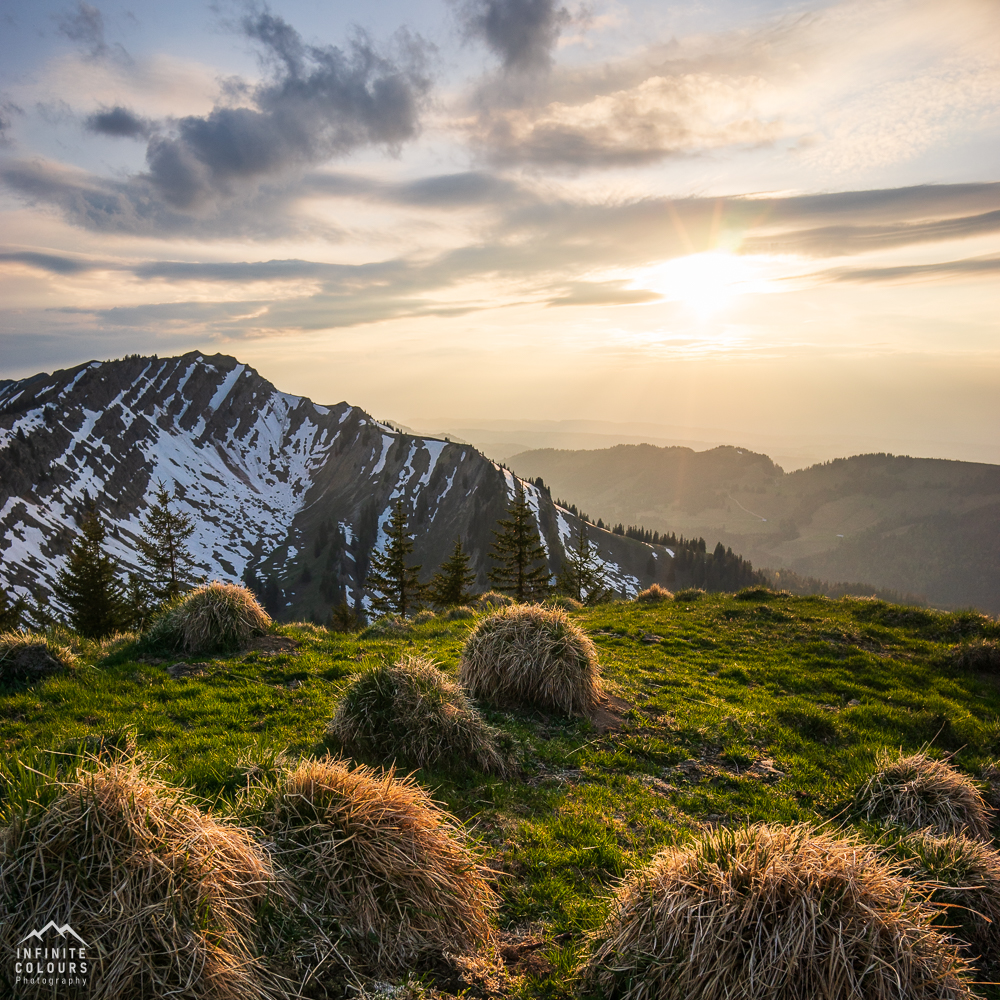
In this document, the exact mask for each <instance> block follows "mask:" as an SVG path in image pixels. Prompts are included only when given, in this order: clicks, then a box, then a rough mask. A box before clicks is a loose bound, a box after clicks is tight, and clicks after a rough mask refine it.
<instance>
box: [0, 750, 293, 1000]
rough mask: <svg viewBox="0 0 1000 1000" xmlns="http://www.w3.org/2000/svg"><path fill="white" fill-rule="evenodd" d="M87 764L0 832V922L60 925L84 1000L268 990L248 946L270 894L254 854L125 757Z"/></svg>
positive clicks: (260, 857) (225, 999)
mask: <svg viewBox="0 0 1000 1000" xmlns="http://www.w3.org/2000/svg"><path fill="white" fill-rule="evenodd" d="M87 766H88V767H92V768H94V769H93V770H83V769H81V770H79V771H78V772H77V774H76V777H75V779H74V780H71V781H67V782H65V783H61V784H60V790H59V794H58V795H57V797H55V798H54V800H53V801H51V802H50V804H49V805H48V806H47V808H45V809H44V810H41V811H38V810H35V811H33V812H32V813H31V814H29V815H23V816H20V817H14V819H13V822H12V823H11V825H10V826H8V827H6V828H4V829H3V830H2V831H0V895H2V903H3V906H2V908H3V910H4V921H5V923H6V924H7V925H8V926H12V927H14V928H17V929H22V928H23V929H25V931H26V930H27V929H30V928H41V927H44V926H45V924H46V923H47V922H48V921H49V920H56V921H57V922H62V921H65V920H71V922H72V925H73V929H74V930H75V931H76V932H77V933H78V934H80V935H81V937H82V938H83V939H84V940H85V941H86V942H87V943H88V945H89V946H90V947H89V948H88V955H89V958H90V960H91V962H90V975H89V976H88V978H89V980H90V982H89V992H88V994H87V995H88V997H90V998H91V1000H122V998H125V997H127V998H129V1000H153V998H160V997H165V996H170V997H177V998H184V1000H202V998H204V1000H209V998H210V1000H242V998H246V997H256V998H265V997H270V996H273V995H274V992H273V990H272V989H271V985H272V984H273V980H271V977H269V976H268V974H267V973H266V971H265V970H264V969H263V967H262V966H261V964H260V963H259V961H258V959H257V957H256V953H255V948H254V945H253V931H254V919H255V911H256V908H257V906H258V904H260V903H261V902H262V901H263V900H264V899H265V898H266V897H267V896H268V895H269V894H271V893H273V892H280V891H281V889H280V883H279V881H278V880H277V879H276V877H275V873H274V871H273V869H272V866H271V863H270V862H269V860H268V859H267V857H266V855H265V854H264V852H263V851H262V849H261V848H260V847H259V846H258V845H257V843H256V842H255V841H254V840H253V839H252V838H251V837H250V835H249V834H248V833H246V832H245V831H243V830H240V829H238V828H236V827H234V826H231V825H228V824H226V823H223V822H221V821H219V820H217V819H214V818H212V817H211V816H208V815H206V814H205V813H203V812H201V810H199V809H198V808H197V807H196V806H195V805H194V804H192V803H191V802H189V801H187V799H186V798H185V796H184V794H183V793H182V792H181V791H180V790H179V789H176V788H171V787H169V786H167V785H166V784H164V783H162V782H161V781H159V780H158V779H157V778H155V777H154V776H153V775H152V774H151V773H150V771H149V769H148V768H146V767H144V766H142V765H140V764H139V763H137V762H136V761H134V760H125V759H118V760H114V761H112V762H111V763H107V764H103V763H99V762H97V761H90V762H89V763H88V765H87ZM22 933H24V931H22Z"/></svg>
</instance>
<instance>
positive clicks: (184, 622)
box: [151, 580, 271, 653]
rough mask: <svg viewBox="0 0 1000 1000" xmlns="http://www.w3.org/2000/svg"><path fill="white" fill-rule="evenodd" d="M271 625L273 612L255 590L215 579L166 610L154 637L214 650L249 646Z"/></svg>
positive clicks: (184, 646) (200, 650)
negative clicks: (262, 602)
mask: <svg viewBox="0 0 1000 1000" xmlns="http://www.w3.org/2000/svg"><path fill="white" fill-rule="evenodd" d="M270 625H271V617H270V615H268V613H267V612H266V611H265V610H264V609H263V608H262V607H261V606H260V604H259V603H258V601H257V598H256V597H254V595H253V593H252V591H249V590H247V588H246V587H240V586H238V585H237V584H235V583H220V582H219V581H218V580H214V581H213V582H212V583H209V584H206V585H205V586H203V587H197V588H196V589H195V590H192V591H191V592H190V593H188V594H185V595H184V596H183V597H182V598H181V599H180V600H179V601H178V602H177V603H176V604H174V605H173V606H172V607H170V608H169V609H168V610H167V611H166V612H164V614H163V615H161V616H160V618H159V619H157V621H156V623H155V624H154V625H153V629H152V633H151V639H152V640H153V641H156V642H162V643H165V644H167V645H171V646H173V647H174V648H176V649H182V650H183V651H184V652H186V653H211V652H216V651H219V650H224V649H233V648H238V647H240V646H245V645H246V644H247V643H248V642H249V641H250V640H251V639H253V638H254V637H255V636H258V635H263V634H264V633H265V632H266V631H267V629H268V628H269V627H270Z"/></svg>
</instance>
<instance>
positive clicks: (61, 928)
mask: <svg viewBox="0 0 1000 1000" xmlns="http://www.w3.org/2000/svg"><path fill="white" fill-rule="evenodd" d="M49 931H55V933H56V934H58V935H59V937H66V935H67V934H72V935H73V937H75V938H76V939H77V941H79V942H80V944H82V945H83V946H84V947H88V945H87V942H86V941H84V940H83V938H82V937H80V935H79V934H77V933H76V931H75V930H73V928H72V927H70V925H69V924H61V925H60V924H57V923H56V922H55V921H54V920H50V921H49V922H48V923H47V924H46V925H45V926H44V927H43V928H42V929H41V930H37V931H29V932H28V933H27V934H25V935H24V937H23V938H21V940H20V941H19V942H18V944H24V942H25V941H27V940H28V939H29V938H35V939H36V940H37V941H41V940H42V938H43V937H44V935H45V934H47V933H48V932H49Z"/></svg>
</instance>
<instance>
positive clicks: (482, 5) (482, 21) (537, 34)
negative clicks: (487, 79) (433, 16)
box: [458, 0, 572, 72]
mask: <svg viewBox="0 0 1000 1000" xmlns="http://www.w3.org/2000/svg"><path fill="white" fill-rule="evenodd" d="M458 16H459V21H460V23H461V24H462V28H463V30H464V32H465V34H466V37H468V38H476V39H479V40H480V41H483V42H485V43H486V45H487V47H488V48H489V49H490V50H491V51H492V52H493V53H494V54H495V55H497V56H498V57H499V58H500V63H501V65H502V67H503V69H504V70H505V71H506V72H519V71H525V70H527V71H531V70H544V69H548V67H549V66H550V65H551V62H552V50H553V49H554V48H555V45H556V42H557V41H558V40H559V32H560V30H561V29H562V28H563V27H564V26H565V25H567V24H569V23H570V21H571V20H572V18H571V17H570V14H569V11H567V10H566V8H565V7H557V6H556V3H555V0H465V2H464V3H462V4H461V5H460V6H459V8H458Z"/></svg>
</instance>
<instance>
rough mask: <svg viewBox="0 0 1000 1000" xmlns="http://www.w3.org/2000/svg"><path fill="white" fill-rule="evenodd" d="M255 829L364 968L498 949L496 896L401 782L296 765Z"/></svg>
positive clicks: (462, 848)
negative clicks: (269, 840) (261, 831)
mask: <svg viewBox="0 0 1000 1000" xmlns="http://www.w3.org/2000/svg"><path fill="white" fill-rule="evenodd" d="M262 822H263V825H264V827H265V829H266V830H267V832H268V834H269V835H270V836H271V837H272V838H273V839H274V841H275V843H276V845H277V849H278V850H279V851H280V853H281V858H282V862H283V864H284V866H285V868H286V869H287V870H288V872H289V873H290V875H291V876H292V877H293V879H294V884H295V885H296V887H297V888H298V890H299V891H300V893H301V894H302V899H301V902H302V905H303V906H304V907H305V908H306V909H307V910H308V911H309V912H310V913H311V914H312V916H313V918H314V919H318V920H319V921H320V922H321V923H323V922H325V923H327V924H328V925H329V924H331V923H332V924H333V925H334V927H333V928H332V929H333V930H335V931H337V932H339V933H338V937H339V939H340V940H339V943H338V948H340V949H341V950H342V952H343V953H344V954H345V955H346V954H348V953H349V954H350V955H351V957H352V958H353V959H354V961H355V964H361V965H363V966H366V967H367V968H368V970H369V971H372V972H380V973H392V972H398V971H401V970H404V969H408V968H411V967H412V966H413V965H414V963H427V962H430V963H434V962H440V961H449V960H454V961H458V960H461V959H463V958H466V957H475V956H476V955H479V956H484V955H490V954H492V953H493V951H494V950H495V944H496V940H495V938H496V935H495V931H494V929H493V923H492V921H493V917H494V914H495V912H496V897H495V896H494V894H493V892H492V891H491V889H490V887H489V885H487V883H486V879H485V877H484V875H485V874H486V873H485V870H484V869H483V868H482V867H481V866H480V864H479V860H478V858H477V857H476V855H475V854H473V853H472V851H471V850H470V848H469V847H468V846H467V845H466V844H465V843H464V842H463V839H462V835H461V831H460V830H459V829H458V827H457V825H456V824H455V822H454V821H453V820H452V819H451V817H449V816H448V815H447V814H445V813H443V812H442V811H441V810H440V809H438V808H437V807H436V806H435V805H434V803H433V802H432V801H431V800H430V798H429V797H428V795H427V793H426V792H425V791H424V790H423V789H422V788H421V787H420V786H419V785H418V784H416V782H414V781H413V780H412V779H410V778H397V777H396V776H395V774H394V772H393V771H392V770H389V771H385V772H382V773H379V772H376V771H375V770H373V769H371V768H367V767H361V766H356V767H353V768H351V767H349V766H348V764H347V763H345V762H344V761H341V760H335V759H332V758H329V757H328V758H325V759H322V760H304V761H302V762H301V763H300V764H299V766H298V767H297V768H296V769H295V770H294V771H293V772H291V773H290V774H287V775H286V776H285V777H284V778H283V780H282V781H281V782H280V783H279V785H278V787H277V790H276V792H275V793H274V796H273V798H272V800H271V803H270V805H269V806H268V808H267V809H266V810H265V812H264V814H263V817H262Z"/></svg>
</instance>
